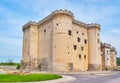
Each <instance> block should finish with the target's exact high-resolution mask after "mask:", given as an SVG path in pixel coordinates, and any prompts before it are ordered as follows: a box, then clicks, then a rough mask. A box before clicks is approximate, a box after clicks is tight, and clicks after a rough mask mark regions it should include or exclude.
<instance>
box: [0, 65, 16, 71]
mask: <svg viewBox="0 0 120 83" xmlns="http://www.w3.org/2000/svg"><path fill="white" fill-rule="evenodd" d="M0 69H2V70H6V71H8V70H9V71H10V70H11V71H12V70H16V66H0Z"/></svg>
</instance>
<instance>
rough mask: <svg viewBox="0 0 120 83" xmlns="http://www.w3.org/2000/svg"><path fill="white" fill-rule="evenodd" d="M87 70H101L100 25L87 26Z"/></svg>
mask: <svg viewBox="0 0 120 83" xmlns="http://www.w3.org/2000/svg"><path fill="white" fill-rule="evenodd" d="M88 56H89V57H88V69H89V70H101V53H100V25H99V24H96V23H95V24H93V23H92V24H88Z"/></svg>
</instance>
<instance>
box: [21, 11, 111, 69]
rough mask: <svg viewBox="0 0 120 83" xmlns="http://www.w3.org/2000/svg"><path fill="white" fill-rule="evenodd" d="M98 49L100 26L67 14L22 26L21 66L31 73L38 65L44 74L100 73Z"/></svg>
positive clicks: (63, 13)
mask: <svg viewBox="0 0 120 83" xmlns="http://www.w3.org/2000/svg"><path fill="white" fill-rule="evenodd" d="M100 48H101V47H100V25H99V24H96V23H91V24H86V23H83V22H81V21H78V20H75V19H74V16H73V13H72V12H70V11H68V10H56V11H54V12H52V13H51V14H50V15H48V16H47V17H45V18H44V19H43V20H41V21H39V22H38V23H35V22H31V21H30V22H28V23H27V24H25V25H24V26H23V54H22V55H23V56H22V62H23V63H25V64H26V67H29V68H32V69H35V68H37V67H38V65H40V66H41V70H46V71H87V70H88V69H89V70H101V68H102V60H101V59H102V57H101V50H100ZM112 54H113V53H112ZM30 63H33V64H30ZM30 66H31V67H30ZM26 67H23V68H26Z"/></svg>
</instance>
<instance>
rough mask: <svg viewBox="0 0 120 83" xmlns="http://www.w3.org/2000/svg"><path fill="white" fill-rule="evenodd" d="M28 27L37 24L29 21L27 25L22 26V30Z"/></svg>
mask: <svg viewBox="0 0 120 83" xmlns="http://www.w3.org/2000/svg"><path fill="white" fill-rule="evenodd" d="M30 25H35V26H37V25H38V24H37V23H36V22H32V21H29V22H28V23H26V24H25V25H23V27H22V30H24V29H26V28H28V27H29V26H30Z"/></svg>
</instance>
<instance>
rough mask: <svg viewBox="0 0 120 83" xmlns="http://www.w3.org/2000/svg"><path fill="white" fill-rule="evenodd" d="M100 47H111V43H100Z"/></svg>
mask: <svg viewBox="0 0 120 83" xmlns="http://www.w3.org/2000/svg"><path fill="white" fill-rule="evenodd" d="M101 47H102V48H109V49H110V48H111V44H107V43H104V44H101Z"/></svg>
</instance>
